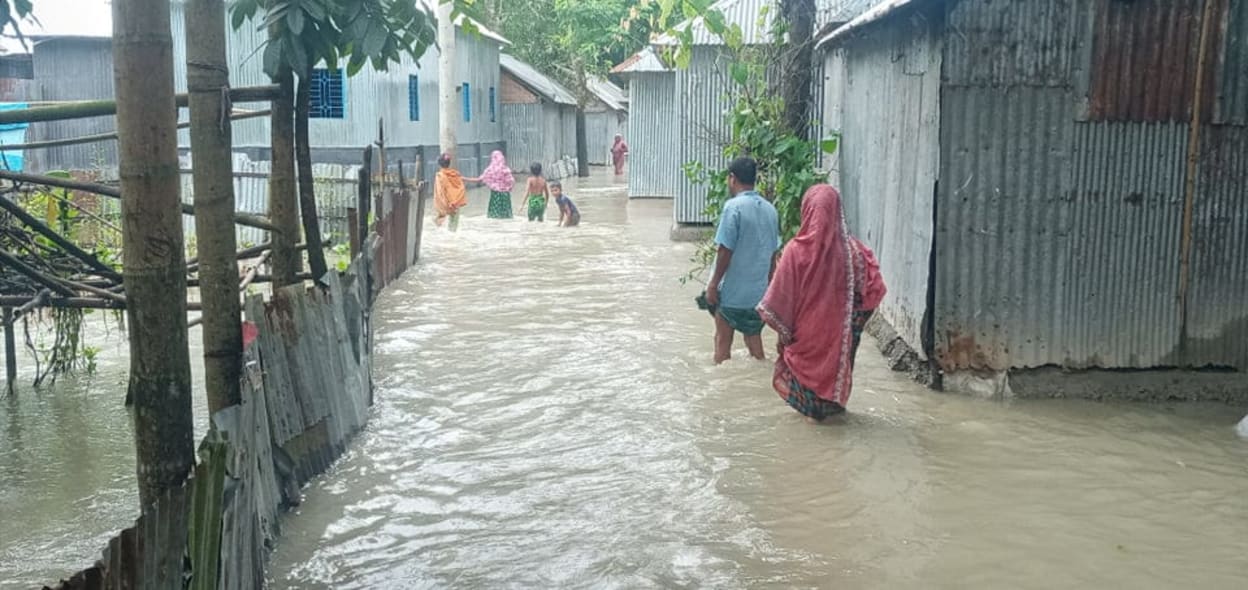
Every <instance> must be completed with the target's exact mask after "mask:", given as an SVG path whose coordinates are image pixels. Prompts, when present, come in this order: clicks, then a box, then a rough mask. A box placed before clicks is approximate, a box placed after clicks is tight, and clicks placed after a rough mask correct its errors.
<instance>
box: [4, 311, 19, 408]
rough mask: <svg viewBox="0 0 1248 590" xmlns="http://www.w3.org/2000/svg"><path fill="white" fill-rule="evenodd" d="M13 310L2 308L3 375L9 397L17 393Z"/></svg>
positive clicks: (15, 339) (15, 338) (15, 337)
mask: <svg viewBox="0 0 1248 590" xmlns="http://www.w3.org/2000/svg"><path fill="white" fill-rule="evenodd" d="M13 332H14V330H13V308H12V307H5V308H4V375H5V378H6V379H7V381H6V383H5V384H6V385H7V386H8V388H9V395H13V394H14V393H16V392H17V388H16V384H17V336H16V335H15V334H14V333H13Z"/></svg>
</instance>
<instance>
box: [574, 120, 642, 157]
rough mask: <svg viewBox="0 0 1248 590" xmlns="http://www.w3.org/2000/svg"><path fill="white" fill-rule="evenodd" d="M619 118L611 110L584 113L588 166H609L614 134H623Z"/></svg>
mask: <svg viewBox="0 0 1248 590" xmlns="http://www.w3.org/2000/svg"><path fill="white" fill-rule="evenodd" d="M620 118H621V117H620V114H619V113H617V112H615V111H611V110H607V111H601V112H597V113H585V141H586V143H588V144H589V163H590V165H592V166H607V165H610V164H611V146H612V145H614V144H615V134H617V133H619V134H623V133H624V126H623V125H621V121H620ZM629 147H632V146H629Z"/></svg>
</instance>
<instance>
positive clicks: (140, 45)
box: [113, 0, 195, 587]
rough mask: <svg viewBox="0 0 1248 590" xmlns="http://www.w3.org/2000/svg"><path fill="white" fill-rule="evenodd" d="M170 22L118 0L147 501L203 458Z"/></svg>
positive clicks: (149, 8)
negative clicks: (194, 410) (197, 429)
mask: <svg viewBox="0 0 1248 590" xmlns="http://www.w3.org/2000/svg"><path fill="white" fill-rule="evenodd" d="M169 29H170V23H169V0H114V2H113V71H114V78H115V80H114V82H115V85H116V86H115V87H116V94H117V131H118V135H119V136H120V138H119V143H118V153H119V168H120V176H121V192H122V195H123V197H124V198H123V199H122V203H121V210H122V240H123V246H124V247H123V252H124V265H125V269H124V276H125V285H126V297H127V300H128V302H129V305H128V309H127V313H126V317H127V318H128V320H129V326H130V386H129V389H128V394H129V396H130V398H131V399H132V400H133V402H134V438H135V447H136V452H137V458H138V480H139V500H140V502H141V505H142V507H143V508H144V510H146V509H147V508H148V507H150V506H151V505H152V503H153V502H155V501H156V500H157V499H159V498H160V497H161V495H162V494H163V493H164V492H165V491H166V490H169V489H171V488H174V487H177V486H180V485H182V483H183V482H184V481H185V480H186V477H187V474H188V473H189V472H190V470H191V467H192V466H193V465H194V464H195V443H194V440H193V437H194V420H193V418H192V416H191V362H190V353H189V351H188V349H187V329H186V276H185V269H186V259H185V252H184V243H183V242H184V240H183V237H182V209H181V207H179V196H178V194H179V188H180V185H181V182H180V178H179V172H178V135H177V126H178V119H177V111H176V110H175V109H174V99H173V38H172V36H171V34H170V30H169ZM166 582H167V583H169V584H172V583H173V581H172V580H170V581H166ZM154 587H155V586H154ZM160 587H166V586H160Z"/></svg>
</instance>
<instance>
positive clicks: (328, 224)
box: [182, 160, 360, 246]
mask: <svg viewBox="0 0 1248 590" xmlns="http://www.w3.org/2000/svg"><path fill="white" fill-rule="evenodd" d="M269 171H270V163H269V162H252V161H249V160H243V161H241V162H237V163H235V166H234V202H235V210H237V211H239V212H242V213H255V214H258V215H266V214H267V213H268V210H269ZM359 174H360V167H359V166H347V165H342V164H313V165H312V176H313V178H314V179H315V180H314V184H315V187H316V207H317V216H318V217H319V218H320V220H321V232H322V233H324V234H328V235H329V236H330V237H331V238H332V239H333V241H334V242H342V241H345V240H346V239H347V234H348V233H349V230H350V228H349V226H348V222H347V209H350V208H353V207H355V202H356V199H357V198H358V195H359V186H358V185H359ZM194 199H195V188H194V182H193V174H192V172H191V171H190V170H183V171H182V201H183V202H184V203H192V202H194ZM182 226H183V228H184V229H185V230H186V237H187V239H188V240H190V239H191V238H192V237H193V236H194V235H195V218H194V217H190V216H186V217H183V224H182ZM267 233H268V232H265V231H264V230H262V229H256V228H254V227H241V226H240V227H239V228H238V242H239V244H242V245H244V246H245V245H254V244H260V243H263V242H265V241H267V240H268V238H267Z"/></svg>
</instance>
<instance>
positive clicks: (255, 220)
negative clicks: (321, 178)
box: [0, 111, 276, 231]
mask: <svg viewBox="0 0 1248 590" xmlns="http://www.w3.org/2000/svg"><path fill="white" fill-rule="evenodd" d="M3 112H11V111H0V113H3ZM0 180H9V181H12V182H24V183H27V184H40V185H43V186H51V187H56V188H63V189H69V190H71V191H83V192H87V193H94V194H97V195H100V196H104V197H108V198H110V199H120V198H121V189H119V188H117V187H115V186H108V185H106V184H99V183H95V182H83V181H80V180H71V179H68V178H55V177H52V176H43V175H39V174H26V173H23V172H10V171H8V170H0ZM182 214H183V215H195V207H194V206H193V205H189V204H187V203H183V204H182ZM234 223H235V224H237V225H243V226H247V227H254V228H257V229H262V230H265V231H274V230H275V229H276V228H275V227H274V226H273V224H272V223H269V220H268V219H265V218H264V217H262V216H260V215H252V214H250V213H235V214H234Z"/></svg>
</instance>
